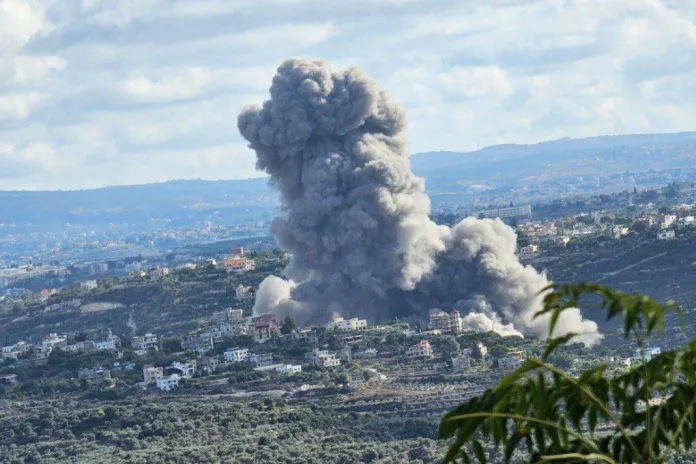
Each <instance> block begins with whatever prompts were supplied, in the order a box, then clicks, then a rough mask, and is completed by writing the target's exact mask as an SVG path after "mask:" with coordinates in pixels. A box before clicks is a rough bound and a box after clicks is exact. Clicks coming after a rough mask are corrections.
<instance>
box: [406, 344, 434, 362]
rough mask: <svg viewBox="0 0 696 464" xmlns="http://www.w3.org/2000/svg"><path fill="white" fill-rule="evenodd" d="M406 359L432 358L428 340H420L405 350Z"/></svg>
mask: <svg viewBox="0 0 696 464" xmlns="http://www.w3.org/2000/svg"><path fill="white" fill-rule="evenodd" d="M406 357H407V358H412V359H414V358H432V357H433V350H432V348H431V347H430V342H429V341H428V340H421V341H420V342H418V343H416V344H415V345H413V346H411V347H409V348H408V349H407V350H406Z"/></svg>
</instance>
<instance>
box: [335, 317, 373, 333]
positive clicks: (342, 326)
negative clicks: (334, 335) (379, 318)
mask: <svg viewBox="0 0 696 464" xmlns="http://www.w3.org/2000/svg"><path fill="white" fill-rule="evenodd" d="M331 325H332V326H333V327H335V328H336V329H338V330H365V329H367V320H365V319H358V318H357V317H353V318H351V319H343V318H342V317H339V318H336V319H334V320H333V322H332V323H331Z"/></svg>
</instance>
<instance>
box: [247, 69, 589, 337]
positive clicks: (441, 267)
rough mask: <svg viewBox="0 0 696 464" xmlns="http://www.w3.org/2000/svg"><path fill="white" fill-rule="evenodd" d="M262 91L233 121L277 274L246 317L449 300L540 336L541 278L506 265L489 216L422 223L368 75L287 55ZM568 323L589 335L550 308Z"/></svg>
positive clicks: (418, 190)
mask: <svg viewBox="0 0 696 464" xmlns="http://www.w3.org/2000/svg"><path fill="white" fill-rule="evenodd" d="M270 93H271V99H270V100H268V101H266V102H264V104H263V106H260V107H247V108H245V109H244V110H243V111H242V113H241V114H240V115H239V130H240V132H241V133H242V135H243V136H244V138H246V139H247V140H248V141H249V146H250V147H251V148H252V149H253V150H254V151H255V152H256V155H257V167H258V168H259V169H262V170H264V171H266V172H267V173H268V174H269V175H270V183H271V184H272V185H273V186H274V187H276V188H277V189H278V190H279V191H280V198H281V207H282V214H281V215H280V216H279V217H277V218H276V219H275V220H274V221H273V224H272V226H271V230H272V232H273V233H274V234H275V236H276V238H277V239H278V242H279V243H280V244H281V245H282V246H283V247H285V248H286V249H288V250H289V251H290V252H291V253H292V258H291V262H290V265H289V266H288V268H287V269H286V272H285V274H286V278H287V280H285V279H280V278H278V277H269V278H268V279H266V280H265V281H264V282H263V283H262V284H261V287H260V289H259V292H258V295H257V299H256V303H255V306H254V311H255V312H256V313H265V312H273V313H276V314H277V315H278V316H279V317H284V316H285V315H286V314H292V315H293V317H294V318H295V319H296V320H297V322H298V323H299V324H301V325H306V324H309V323H325V322H328V321H329V320H330V319H331V318H332V317H334V316H335V315H336V314H340V315H342V316H344V317H348V316H350V317H352V316H359V317H365V318H367V319H368V320H370V321H373V322H374V321H378V320H385V319H388V318H393V317H394V316H400V317H401V316H408V315H412V314H420V315H423V316H424V315H426V314H427V311H428V309H429V308H448V307H458V308H460V309H463V310H464V311H465V312H466V311H469V312H470V315H469V316H465V320H464V322H465V324H467V323H470V324H471V325H472V327H474V328H476V327H479V326H481V325H483V326H484V327H489V328H491V329H493V330H495V328H496V327H498V328H499V327H504V330H503V329H500V330H501V331H504V332H505V331H506V332H507V333H506V334H509V332H510V330H509V329H513V328H512V327H510V326H504V323H505V324H512V325H513V327H514V329H516V330H518V331H520V332H522V333H524V334H529V335H536V336H539V337H545V336H546V335H547V334H546V330H547V320H546V319H541V318H537V319H534V318H533V315H534V313H535V312H536V311H537V310H538V309H539V308H540V304H541V299H540V297H539V295H538V292H539V291H540V290H541V289H542V288H543V287H545V286H546V285H547V283H548V280H547V279H546V277H545V275H544V274H539V273H537V272H536V271H535V270H534V269H533V268H532V267H529V266H528V267H525V266H522V265H521V264H520V263H519V262H518V260H517V258H516V257H515V255H514V252H515V245H516V240H517V237H516V235H515V233H514V231H513V230H512V229H511V228H509V227H508V226H506V225H505V224H503V223H502V222H501V221H500V220H490V219H483V220H479V219H474V218H467V219H464V220H463V221H461V222H460V223H459V224H457V225H456V226H455V227H453V228H449V227H446V226H438V225H436V224H435V223H434V222H432V221H431V220H430V219H429V217H428V213H429V211H430V201H429V199H428V197H427V196H426V195H425V193H424V192H425V186H424V182H423V179H421V178H419V177H416V176H415V175H414V174H413V173H412V172H411V169H410V163H409V159H408V151H407V148H406V139H405V137H404V135H403V131H404V128H405V127H406V117H405V113H404V110H403V109H402V108H401V107H400V106H399V105H397V104H396V103H395V102H393V101H392V100H391V99H390V98H389V96H388V95H387V94H386V92H384V91H383V90H381V89H380V88H379V87H378V86H377V84H376V83H375V82H374V81H373V80H371V79H370V78H368V77H367V76H366V75H365V74H364V73H363V72H362V71H361V70H359V69H356V68H351V69H347V70H345V71H340V72H332V71H331V69H330V68H329V65H328V63H327V62H325V61H318V60H303V59H291V60H288V61H286V62H284V63H283V64H282V65H281V66H280V67H279V68H278V72H277V74H276V75H275V77H274V78H273V84H272V85H271V88H270ZM481 308H485V309H484V310H482V309H481ZM471 314H473V315H471ZM492 316H493V317H492ZM486 321H488V322H486ZM487 324H488V325H487ZM514 329H513V331H514ZM569 331H572V332H576V333H577V332H581V333H582V335H581V336H580V337H579V340H580V341H583V342H584V343H586V344H592V343H595V342H597V341H599V339H600V338H601V336H600V335H599V334H598V332H597V325H596V324H595V323H594V322H592V321H587V320H583V318H582V316H581V314H580V312H579V311H578V310H572V311H566V312H565V313H563V315H562V317H561V320H560V321H559V323H558V328H557V331H556V333H555V334H554V335H560V334H564V333H567V332H569Z"/></svg>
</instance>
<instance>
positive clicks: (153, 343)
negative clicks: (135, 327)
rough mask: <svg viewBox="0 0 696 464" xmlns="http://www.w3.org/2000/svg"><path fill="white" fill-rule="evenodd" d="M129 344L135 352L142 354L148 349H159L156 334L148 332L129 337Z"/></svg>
mask: <svg viewBox="0 0 696 464" xmlns="http://www.w3.org/2000/svg"><path fill="white" fill-rule="evenodd" d="M131 346H132V347H133V350H134V351H135V354H137V355H138V356H143V355H145V354H147V353H148V352H149V351H159V340H158V339H157V335H154V334H151V333H150V332H148V333H146V334H145V335H141V336H137V337H133V338H132V339H131Z"/></svg>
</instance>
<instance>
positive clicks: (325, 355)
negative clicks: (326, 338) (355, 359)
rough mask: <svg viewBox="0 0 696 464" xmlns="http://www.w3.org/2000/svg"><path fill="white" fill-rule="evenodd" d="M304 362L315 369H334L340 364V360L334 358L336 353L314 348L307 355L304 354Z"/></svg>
mask: <svg viewBox="0 0 696 464" xmlns="http://www.w3.org/2000/svg"><path fill="white" fill-rule="evenodd" d="M305 361H307V363H308V364H311V365H314V366H317V367H336V366H339V365H340V364H341V360H340V359H338V358H336V353H332V352H329V351H328V350H320V349H319V348H314V349H313V350H312V351H310V352H309V353H305Z"/></svg>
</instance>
